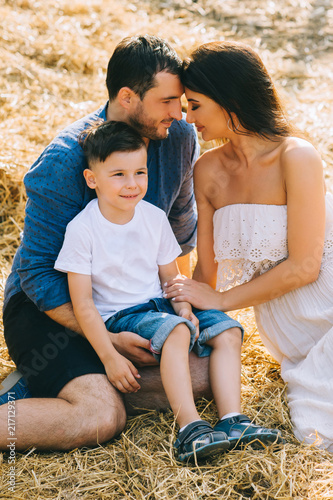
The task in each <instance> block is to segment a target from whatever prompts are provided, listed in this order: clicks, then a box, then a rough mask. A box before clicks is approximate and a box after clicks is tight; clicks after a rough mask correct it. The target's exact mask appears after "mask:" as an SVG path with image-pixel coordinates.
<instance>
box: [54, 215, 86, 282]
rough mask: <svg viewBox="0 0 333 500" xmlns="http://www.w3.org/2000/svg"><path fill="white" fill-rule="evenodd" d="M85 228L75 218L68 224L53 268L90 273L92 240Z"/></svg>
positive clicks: (62, 270) (64, 271)
mask: <svg viewBox="0 0 333 500" xmlns="http://www.w3.org/2000/svg"><path fill="white" fill-rule="evenodd" d="M86 229H87V228H86V227H85V226H84V225H83V224H80V223H79V221H78V219H77V218H75V219H74V220H72V221H71V222H70V223H69V224H68V226H67V229H66V233H65V239H64V242H63V245H62V247H61V250H60V252H59V255H58V258H57V260H56V261H55V264H54V268H55V269H57V270H58V271H61V272H63V273H68V272H72V273H78V274H86V275H88V276H90V275H91V263H92V241H91V238H90V233H89V231H87V230H86Z"/></svg>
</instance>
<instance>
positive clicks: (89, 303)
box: [68, 272, 140, 392]
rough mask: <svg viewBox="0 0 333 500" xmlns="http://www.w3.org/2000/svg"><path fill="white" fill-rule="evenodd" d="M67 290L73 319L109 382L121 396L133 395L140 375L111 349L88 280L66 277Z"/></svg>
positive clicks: (86, 278) (84, 276)
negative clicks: (75, 320) (100, 363)
mask: <svg viewBox="0 0 333 500" xmlns="http://www.w3.org/2000/svg"><path fill="white" fill-rule="evenodd" d="M68 286H69V291H70V295H71V299H72V304H73V311H74V314H75V317H76V319H77V321H78V323H79V325H80V327H81V329H82V331H83V333H84V335H85V337H86V339H87V340H88V341H89V342H90V344H91V345H92V347H93V348H94V349H95V351H96V353H97V355H98V357H99V358H100V360H101V361H102V363H103V364H104V367H105V371H106V374H107V377H108V379H109V380H110V382H111V383H112V384H113V385H114V386H115V387H116V388H117V389H118V390H119V391H121V392H136V391H137V390H138V389H140V385H139V384H138V382H137V381H136V378H139V377H140V375H139V373H138V371H137V369H136V368H135V366H134V365H133V364H132V363H131V362H130V361H129V360H128V359H126V358H125V357H124V356H122V355H121V354H119V353H118V352H117V351H116V349H115V348H114V346H113V344H112V341H111V337H110V335H109V332H108V330H107V329H106V327H105V324H104V322H103V319H102V317H101V315H100V314H99V312H98V311H97V309H96V306H95V304H94V301H93V298H92V287H91V277H90V276H89V275H83V274H77V273H71V272H70V273H68Z"/></svg>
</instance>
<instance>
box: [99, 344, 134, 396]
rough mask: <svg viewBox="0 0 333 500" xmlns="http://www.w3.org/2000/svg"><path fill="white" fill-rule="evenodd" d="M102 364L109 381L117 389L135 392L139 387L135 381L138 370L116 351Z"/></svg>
mask: <svg viewBox="0 0 333 500" xmlns="http://www.w3.org/2000/svg"><path fill="white" fill-rule="evenodd" d="M104 366H105V371H106V375H107V377H108V379H109V381H110V382H111V384H112V385H113V386H114V387H115V388H116V389H118V391H120V392H124V393H128V392H137V391H138V390H139V389H140V388H141V387H140V385H139V384H138V382H137V381H136V379H137V378H140V375H139V372H138V370H137V369H136V368H135V366H134V365H133V364H132V363H131V362H130V361H129V360H128V359H126V358H125V357H124V356H122V355H121V354H119V353H118V352H115V355H114V356H112V358H110V359H109V360H108V361H107V362H105V363H104Z"/></svg>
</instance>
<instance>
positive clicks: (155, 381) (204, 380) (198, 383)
mask: <svg viewBox="0 0 333 500" xmlns="http://www.w3.org/2000/svg"><path fill="white" fill-rule="evenodd" d="M189 364H190V373H191V378H192V390H193V396H194V400H195V401H196V400H198V399H200V398H203V397H204V398H206V399H212V397H213V396H212V391H211V388H210V385H209V374H208V371H209V358H208V357H206V358H199V357H198V356H197V355H196V354H194V353H193V352H191V353H190V355H189ZM138 370H139V373H140V375H141V378H140V381H139V383H140V385H141V389H140V390H139V391H138V392H132V393H130V394H125V398H124V399H125V406H126V411H127V414H128V415H137V414H139V413H140V412H142V410H143V409H147V410H166V409H167V408H170V404H169V401H168V399H167V397H166V394H165V392H164V388H163V385H162V380H161V375H160V367H159V366H156V367H146V368H138Z"/></svg>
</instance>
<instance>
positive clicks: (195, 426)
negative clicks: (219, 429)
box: [174, 420, 214, 448]
mask: <svg viewBox="0 0 333 500" xmlns="http://www.w3.org/2000/svg"><path fill="white" fill-rule="evenodd" d="M210 432H214V429H213V427H212V426H211V425H210V423H208V422H206V421H205V420H200V421H197V422H192V423H191V424H189V425H188V426H187V427H186V428H185V429H184V430H183V431H182V432H180V433H179V435H178V437H177V439H176V441H175V443H174V446H175V447H176V448H178V447H179V446H180V445H182V444H187V443H190V442H191V441H193V440H194V439H195V438H197V437H200V436H202V435H203V434H207V433H210Z"/></svg>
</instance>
